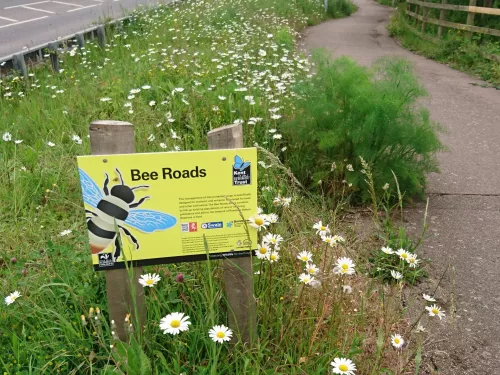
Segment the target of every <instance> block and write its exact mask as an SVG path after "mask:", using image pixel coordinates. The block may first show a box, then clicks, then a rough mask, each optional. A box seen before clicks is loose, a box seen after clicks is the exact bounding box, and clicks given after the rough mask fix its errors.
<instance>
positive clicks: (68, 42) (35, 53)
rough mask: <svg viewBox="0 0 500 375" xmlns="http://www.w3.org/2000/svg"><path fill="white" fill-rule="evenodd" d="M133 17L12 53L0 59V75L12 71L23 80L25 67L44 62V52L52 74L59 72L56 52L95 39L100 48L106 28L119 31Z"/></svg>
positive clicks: (26, 72) (104, 37)
mask: <svg viewBox="0 0 500 375" xmlns="http://www.w3.org/2000/svg"><path fill="white" fill-rule="evenodd" d="M134 18H135V16H133V15H132V16H127V17H122V18H119V19H116V20H113V21H111V22H109V23H106V24H105V25H104V24H102V25H97V26H94V27H90V28H87V29H84V30H82V31H80V32H78V33H75V34H70V35H66V36H64V37H61V38H58V39H57V40H53V41H50V42H48V43H43V44H39V45H37V46H34V47H32V48H29V49H27V50H23V51H19V52H16V53H13V54H12V55H7V56H4V57H0V67H1V70H0V74H1V75H5V74H7V73H9V72H11V71H12V70H15V71H18V72H20V73H21V75H23V76H24V77H25V78H26V77H27V76H28V69H27V66H34V65H38V64H40V63H42V62H45V61H46V53H45V51H46V50H48V51H49V58H50V61H51V64H52V68H53V69H54V72H58V71H59V58H58V52H59V51H61V49H63V48H66V47H68V46H73V45H78V47H79V48H82V47H84V46H85V41H86V40H88V39H95V38H96V37H97V41H98V43H99V45H100V46H101V47H104V45H105V44H106V27H109V26H111V27H114V28H116V29H120V28H121V27H122V26H123V23H124V22H125V21H132V20H133V19H134Z"/></svg>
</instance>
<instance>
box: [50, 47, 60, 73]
mask: <svg viewBox="0 0 500 375" xmlns="http://www.w3.org/2000/svg"><path fill="white" fill-rule="evenodd" d="M58 49H59V42H52V43H49V53H50V63H51V64H52V69H53V70H54V72H56V73H59V56H58Z"/></svg>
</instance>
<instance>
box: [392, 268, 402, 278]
mask: <svg viewBox="0 0 500 375" xmlns="http://www.w3.org/2000/svg"><path fill="white" fill-rule="evenodd" d="M391 276H392V277H393V278H395V279H396V280H400V279H402V278H403V275H402V274H401V272H398V271H395V270H392V271H391Z"/></svg>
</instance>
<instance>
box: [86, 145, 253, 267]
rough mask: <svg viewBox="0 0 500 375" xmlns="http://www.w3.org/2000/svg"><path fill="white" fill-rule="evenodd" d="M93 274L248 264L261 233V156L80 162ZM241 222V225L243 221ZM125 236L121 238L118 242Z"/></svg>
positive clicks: (149, 156) (246, 151) (180, 155)
mask: <svg viewBox="0 0 500 375" xmlns="http://www.w3.org/2000/svg"><path fill="white" fill-rule="evenodd" d="M78 167H79V172H80V183H81V187H82V194H83V200H84V203H85V209H86V215H87V226H88V234H89V242H90V248H91V252H92V262H93V264H94V268H95V269H96V270H109V269H115V268H124V267H125V263H124V261H125V260H127V261H131V262H132V264H133V265H137V266H139V265H151V264H164V263H178V262H187V261H196V260H205V259H207V253H206V250H205V246H204V241H203V235H205V237H206V239H207V242H208V247H209V252H210V254H209V257H210V258H211V259H222V258H232V257H241V256H248V255H250V252H251V251H252V250H254V249H255V248H256V247H257V233H256V231H255V230H250V231H248V232H249V233H247V228H246V225H245V220H247V219H248V218H249V217H250V216H252V215H254V214H255V213H256V212H257V150H256V149H255V148H239V149H228V150H211V151H189V152H162V153H146V154H123V155H116V154H114V155H92V156H80V157H78ZM240 211H241V213H242V214H243V217H244V218H245V220H243V218H242V217H241V214H240ZM118 233H120V236H118Z"/></svg>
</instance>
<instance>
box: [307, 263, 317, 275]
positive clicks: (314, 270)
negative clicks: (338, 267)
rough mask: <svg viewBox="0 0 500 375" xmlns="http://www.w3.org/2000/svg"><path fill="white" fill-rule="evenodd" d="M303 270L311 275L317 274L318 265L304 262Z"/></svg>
mask: <svg viewBox="0 0 500 375" xmlns="http://www.w3.org/2000/svg"><path fill="white" fill-rule="evenodd" d="M305 270H306V272H307V273H308V274H309V275H312V276H315V275H317V274H318V272H319V268H318V266H316V265H315V264H312V263H306V267H305Z"/></svg>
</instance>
